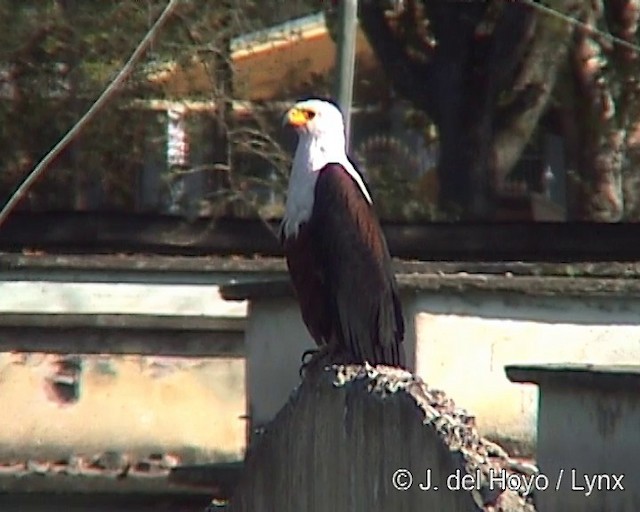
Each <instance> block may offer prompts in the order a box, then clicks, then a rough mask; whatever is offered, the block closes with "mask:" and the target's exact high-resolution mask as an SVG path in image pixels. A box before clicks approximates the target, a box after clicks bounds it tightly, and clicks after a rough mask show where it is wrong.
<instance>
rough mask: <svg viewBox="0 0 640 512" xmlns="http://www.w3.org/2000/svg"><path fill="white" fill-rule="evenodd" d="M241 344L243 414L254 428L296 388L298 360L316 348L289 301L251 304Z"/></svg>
mask: <svg viewBox="0 0 640 512" xmlns="http://www.w3.org/2000/svg"><path fill="white" fill-rule="evenodd" d="M245 340H246V343H245V348H246V354H247V411H248V412H249V416H250V422H251V423H250V424H251V425H252V426H253V427H257V426H260V425H264V424H265V423H267V422H269V421H271V420H272V419H273V417H274V416H275V415H276V413H277V412H278V411H279V410H280V408H281V407H282V406H283V405H284V403H285V402H286V401H287V399H288V398H289V395H290V394H291V391H292V390H293V389H294V388H295V387H296V386H298V385H299V384H300V374H299V369H300V365H301V364H302V363H301V360H300V358H301V356H302V354H303V352H304V351H305V350H308V349H312V348H315V346H316V345H315V343H314V341H313V340H312V339H311V336H310V335H309V332H308V331H307V328H306V327H305V325H304V323H303V322H302V317H301V316H300V311H299V309H298V305H297V303H296V302H295V301H294V300H293V299H289V298H279V299H269V300H255V301H251V303H250V304H249V315H248V318H247V328H246V331H245Z"/></svg>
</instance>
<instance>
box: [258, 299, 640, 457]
mask: <svg viewBox="0 0 640 512" xmlns="http://www.w3.org/2000/svg"><path fill="white" fill-rule="evenodd" d="M402 300H403V305H404V312H405V318H406V321H407V335H406V339H405V349H406V351H407V356H408V357H407V361H408V363H409V368H410V369H412V370H415V372H416V374H418V375H419V376H420V377H422V378H423V379H424V380H425V381H426V382H428V383H429V385H430V386H433V387H436V388H440V389H444V390H446V392H447V393H448V394H450V395H451V396H453V397H455V399H456V400H457V401H458V403H459V404H460V405H462V406H464V407H466V408H468V409H469V410H471V411H472V412H473V413H474V415H476V418H477V422H478V426H479V429H480V431H481V432H482V433H483V434H484V435H488V436H490V437H492V438H496V439H499V440H502V441H505V440H513V441H514V442H516V443H517V444H518V445H519V446H520V448H521V449H522V450H524V451H525V452H531V450H532V447H533V445H534V443H535V437H536V418H537V397H538V395H537V388H536V387H535V386H533V385H516V384H513V383H510V382H509V381H508V379H507V378H506V376H505V375H504V366H505V365H507V364H516V363H544V362H557V363H562V362H589V363H600V364H616V363H624V362H626V361H630V360H632V361H633V360H635V361H637V360H640V324H638V320H637V319H638V318H640V300H639V299H633V298H629V299H626V300H624V301H622V300H620V299H615V298H599V299H595V298H594V299H581V298H562V297H536V296H525V295H522V294H514V293H504V292H492V293H489V292H465V293H464V294H455V293H451V292H444V291H440V292H433V291H415V292H412V291H410V290H408V291H405V292H403V295H402ZM248 326H249V327H248V329H247V335H246V336H247V338H246V340H247V350H248V352H247V354H248V357H249V361H248V363H247V364H248V371H249V379H250V381H249V382H248V390H249V397H250V400H251V411H252V423H253V424H254V425H260V424H263V423H266V422H268V421H269V420H270V419H271V418H273V416H274V415H275V413H276V412H277V411H278V409H279V407H280V406H282V404H284V403H285V401H286V400H287V397H288V390H290V389H292V388H293V387H295V386H296V385H297V384H298V383H299V382H300V379H299V376H298V368H299V366H300V362H299V358H300V355H301V354H302V352H303V351H304V350H306V349H307V348H312V347H313V346H314V344H313V341H312V340H311V338H310V337H309V334H308V333H307V331H306V329H305V327H304V324H303V323H302V320H301V318H300V313H299V310H298V306H297V303H296V302H295V301H294V300H293V299H292V298H259V299H255V300H253V301H252V304H251V306H250V314H249V319H248Z"/></svg>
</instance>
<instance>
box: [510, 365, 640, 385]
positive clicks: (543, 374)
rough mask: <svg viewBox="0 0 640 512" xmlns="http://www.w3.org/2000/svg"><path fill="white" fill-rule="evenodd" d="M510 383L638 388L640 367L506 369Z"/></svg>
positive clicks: (534, 366) (584, 366)
mask: <svg viewBox="0 0 640 512" xmlns="http://www.w3.org/2000/svg"><path fill="white" fill-rule="evenodd" d="M505 372H506V374H507V377H508V378H509V380H510V381H511V382H519V383H532V384H538V385H539V386H547V385H552V386H563V385H567V386H580V387H587V388H594V389H598V390H616V389H621V390H630V389H640V365H594V364H542V365H509V366H506V367H505Z"/></svg>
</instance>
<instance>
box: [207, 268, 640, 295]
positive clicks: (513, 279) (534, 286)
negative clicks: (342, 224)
mask: <svg viewBox="0 0 640 512" xmlns="http://www.w3.org/2000/svg"><path fill="white" fill-rule="evenodd" d="M397 279H398V286H399V288H400V291H401V292H407V293H410V292H436V291H449V292H454V293H456V292H470V291H476V292H508V293H516V294H520V295H530V296H563V297H624V298H630V297H640V279H636V278H626V277H617V278H616V277H605V278H600V277H569V276H565V277H560V276H547V275H544V276H531V275H529V276H523V275H514V274H512V273H510V272H507V273H505V274H469V273H467V272H458V273H455V274H446V273H444V272H440V273H417V272H416V273H410V274H409V273H399V274H397ZM220 294H221V295H222V297H223V298H224V299H226V300H237V301H241V300H247V299H249V300H252V299H268V298H278V297H291V296H293V289H292V287H291V284H290V281H289V279H288V278H284V277H283V278H280V279H271V280H260V281H250V282H249V281H247V282H242V283H237V284H230V285H224V286H221V287H220Z"/></svg>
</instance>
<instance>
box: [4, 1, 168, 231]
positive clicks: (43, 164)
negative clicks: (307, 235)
mask: <svg viewBox="0 0 640 512" xmlns="http://www.w3.org/2000/svg"><path fill="white" fill-rule="evenodd" d="M179 2H180V0H170V1H169V3H168V4H167V6H166V7H165V9H164V11H162V14H161V15H160V16H159V17H158V19H157V20H156V22H155V23H154V24H153V26H152V27H151V28H150V29H149V31H148V32H147V34H146V35H145V36H144V38H143V39H142V41H140V44H139V45H138V46H137V47H136V49H135V50H134V52H133V53H132V54H131V57H129V60H128V61H127V62H126V63H125V65H124V66H123V68H122V69H121V70H120V72H119V73H118V75H117V76H116V77H115V78H114V79H113V81H112V82H111V83H110V84H109V86H108V87H107V88H106V89H105V90H104V92H103V93H102V94H101V95H100V97H99V98H98V99H97V100H96V101H95V103H94V104H93V105H91V108H90V109H89V110H87V112H86V113H85V114H84V115H83V116H82V117H81V118H80V120H79V121H78V122H77V123H76V124H75V125H74V126H73V127H72V128H71V129H70V130H69V131H68V132H67V134H66V135H65V136H64V137H63V138H62V139H61V140H60V141H59V142H58V143H57V144H56V145H55V146H54V147H53V149H52V150H51V151H49V153H47V154H46V155H45V157H44V158H43V159H42V160H41V161H40V163H39V164H38V165H36V166H35V167H34V169H33V170H32V171H31V172H30V173H29V174H28V175H27V177H26V178H25V179H24V181H23V182H22V183H21V184H20V186H19V187H18V189H17V190H16V191H15V192H14V193H13V195H12V196H11V197H10V198H9V200H8V201H7V203H6V204H5V205H4V206H3V208H2V211H0V226H2V224H3V223H4V221H5V220H6V219H7V217H8V216H9V214H10V213H11V211H12V210H13V209H14V208H15V207H16V205H17V204H18V203H19V202H20V200H21V199H22V197H23V196H24V195H25V194H26V193H27V190H29V188H30V187H31V185H32V184H33V183H34V182H35V181H36V180H37V179H38V178H39V177H40V175H42V174H43V173H44V171H46V170H47V168H48V167H49V165H50V164H51V162H53V161H54V160H55V159H56V157H57V156H58V155H59V154H60V153H61V152H62V151H63V150H64V149H65V148H66V147H67V146H68V145H69V143H70V142H71V141H72V140H73V139H74V138H75V137H76V136H77V135H78V134H79V133H80V132H81V131H82V129H83V128H84V127H85V126H86V125H87V124H88V123H89V122H90V121H91V120H92V119H93V118H94V117H95V116H96V114H98V112H99V111H100V110H101V109H102V108H103V107H104V106H105V105H106V104H107V102H108V101H109V100H110V99H111V98H112V97H113V96H114V95H115V93H116V92H117V90H118V88H119V87H120V86H121V85H122V83H123V82H124V81H125V80H126V79H127V78H128V76H129V75H130V74H131V72H132V71H133V68H134V66H135V65H136V64H137V63H138V61H139V60H140V59H141V58H142V56H143V55H144V53H145V52H146V51H147V49H148V48H149V46H151V43H152V42H153V39H154V38H155V36H156V34H157V33H158V31H159V30H160V27H162V25H164V23H165V22H166V21H167V19H169V17H170V16H171V14H172V13H173V11H174V10H175V9H176V7H177V5H178V3H179Z"/></svg>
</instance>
